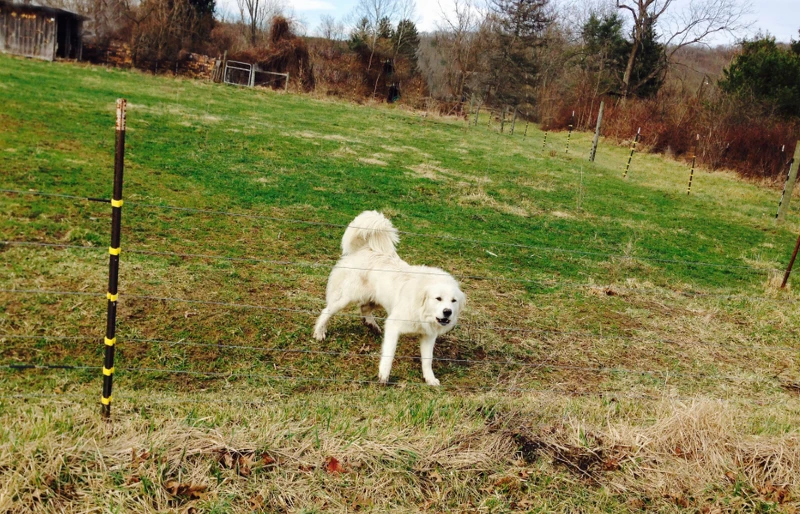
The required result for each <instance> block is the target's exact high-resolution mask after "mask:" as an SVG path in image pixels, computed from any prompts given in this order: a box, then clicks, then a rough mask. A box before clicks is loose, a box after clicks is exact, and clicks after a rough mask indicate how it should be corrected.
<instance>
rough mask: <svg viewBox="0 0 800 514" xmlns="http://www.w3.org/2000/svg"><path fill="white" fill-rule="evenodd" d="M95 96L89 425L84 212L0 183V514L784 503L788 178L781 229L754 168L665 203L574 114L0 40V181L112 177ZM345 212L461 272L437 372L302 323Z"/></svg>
mask: <svg viewBox="0 0 800 514" xmlns="http://www.w3.org/2000/svg"><path fill="white" fill-rule="evenodd" d="M120 97H124V98H127V99H128V102H129V104H128V106H129V107H128V131H127V147H126V170H125V186H124V194H123V196H124V198H125V205H124V207H123V235H122V248H123V251H122V264H121V271H120V284H121V286H120V291H121V294H120V301H119V318H118V339H119V344H118V352H117V361H116V365H115V367H116V373H115V386H114V387H115V388H114V403H113V406H112V409H113V417H112V421H111V422H110V423H105V422H103V421H102V420H101V419H100V417H99V415H98V411H99V409H98V406H99V402H98V400H99V396H100V383H101V378H102V375H101V373H100V370H99V366H101V365H102V352H103V344H102V336H103V333H104V327H105V308H106V302H105V291H106V282H107V259H108V258H107V255H108V253H107V246H108V242H109V230H110V216H109V214H110V213H109V211H110V208H109V207H108V205H107V204H102V203H95V202H89V201H85V200H81V199H79V198H78V199H76V198H69V197H59V196H41V195H35V194H19V193H12V192H3V193H0V240H2V241H6V243H3V244H1V245H0V255H2V259H0V270H1V271H0V313H1V314H2V315H0V334H2V335H0V366H2V367H0V384H1V385H2V396H0V414H1V415H2V417H1V418H0V419H2V426H0V470H2V473H0V474H1V475H2V478H0V511H11V512H28V511H36V512H39V511H41V512H45V511H64V512H78V511H81V512H83V511H86V510H90V509H92V510H93V509H99V510H103V511H115V512H123V511H137V512H150V511H152V512H156V511H163V510H169V509H173V510H175V511H179V512H190V511H193V510H192V509H195V510H194V512H250V511H254V510H255V511H261V510H263V511H268V512H273V511H290V512H323V511H355V510H358V511H365V512H386V511H388V510H392V511H409V512H414V511H421V510H425V511H432V512H445V511H446V512H453V511H463V512H474V511H481V512H509V511H523V512H526V511H533V512H552V511H572V512H592V511H602V512H615V511H625V510H640V509H647V510H654V511H664V512H672V511H686V512H696V511H702V512H722V511H726V512H740V511H743V510H745V511H751V512H773V511H779V512H794V510H793V509H796V508H798V507H800V503H799V502H798V499H797V498H798V495H800V490H798V478H797V477H798V476H800V441H799V440H798V429H797V426H798V421H800V415H799V414H800V401H798V397H797V392H798V390H800V385H798V384H800V372H799V371H798V351H799V350H800V334H799V333H798V328H797V327H798V322H799V321H800V310H798V303H797V301H798V296H797V294H796V293H794V292H792V291H791V290H789V291H780V290H778V289H777V288H776V286H775V282H776V277H780V276H782V270H783V268H785V265H786V262H787V260H788V257H789V255H790V252H791V249H792V247H793V244H794V241H795V237H796V234H797V233H798V231H800V202H799V201H798V199H796V198H795V200H794V202H795V204H794V205H793V207H792V210H791V212H790V213H789V216H788V220H787V223H786V224H784V225H781V226H778V227H776V226H775V224H774V223H773V216H774V212H775V209H776V207H777V199H778V196H779V192H776V191H774V190H768V189H763V188H759V187H757V186H755V185H752V184H746V183H742V182H740V181H738V180H736V179H735V178H734V177H733V176H732V175H728V174H724V173H713V174H712V173H706V172H704V171H702V170H698V171H697V172H696V173H695V177H694V183H693V186H692V194H691V195H687V194H686V182H687V180H688V169H687V168H686V166H684V165H683V164H680V163H676V162H671V161H666V160H663V159H661V158H659V157H657V156H653V155H642V154H637V155H635V156H634V159H633V163H632V166H631V170H630V172H629V174H628V177H627V178H625V179H623V177H622V172H623V169H624V166H625V162H626V160H627V157H628V156H627V153H628V149H627V148H623V147H616V146H613V145H610V144H602V145H601V147H600V150H599V152H598V157H597V160H596V162H595V163H589V162H588V160H587V159H586V156H587V155H588V151H589V145H590V138H591V135H589V134H573V135H572V140H571V143H570V149H569V152H565V143H566V134H565V133H555V134H553V133H551V134H549V135H548V138H547V148H545V149H544V150H543V149H542V141H543V134H542V132H540V131H538V130H537V129H535V128H534V127H530V128H529V129H528V133H527V137H525V138H523V137H522V132H523V128H524V127H523V126H522V125H518V127H517V131H516V134H515V135H513V136H509V135H508V134H507V133H506V134H499V133H498V131H497V127H496V126H492V127H491V128H487V126H486V118H485V117H484V118H482V119H481V120H480V123H479V124H478V126H476V127H471V126H467V125H466V124H465V123H464V121H463V120H461V121H459V120H454V119H436V118H428V117H424V116H422V115H421V114H420V113H411V112H407V111H404V110H402V109H401V108H397V107H389V106H375V107H370V106H356V105H351V104H345V103H339V102H334V101H327V100H321V99H313V98H310V97H307V96H298V95H286V94H281V93H273V92H269V91H254V90H248V89H239V88H234V87H228V86H223V85H217V84H208V83H204V82H197V81H187V80H180V79H171V78H165V77H153V76H149V75H143V74H140V73H137V72H126V71H120V70H109V69H104V68H99V67H84V66H78V65H69V64H52V63H40V62H33V61H28V60H21V59H12V58H8V57H5V56H0V189H4V190H16V191H26V192H29V193H34V192H45V193H58V194H63V195H74V196H77V197H81V198H83V197H101V198H103V197H104V198H108V197H109V196H110V193H111V178H112V169H113V144H114V102H115V100H116V99H117V98H120ZM366 209H378V210H381V211H383V212H384V213H386V214H387V215H389V216H390V217H391V218H392V220H393V222H394V224H395V225H396V226H397V227H398V228H399V229H400V230H401V231H402V234H401V239H402V240H401V244H400V253H401V255H402V256H403V257H404V258H405V259H406V260H408V261H409V262H411V263H415V264H428V265H434V266H439V267H442V268H444V269H446V270H448V271H450V272H452V273H453V274H454V275H456V276H458V277H459V279H460V280H461V283H462V287H463V289H464V291H465V292H466V293H467V296H468V307H467V310H466V313H465V315H464V318H463V322H462V323H461V324H460V326H459V327H457V328H456V329H454V330H453V331H452V332H451V333H450V334H448V335H447V336H445V337H443V338H441V339H440V340H439V342H438V343H437V346H436V350H435V357H436V358H437V361H436V362H435V363H434V370H435V372H436V373H437V376H438V377H439V378H440V380H441V382H442V384H443V386H442V387H441V388H438V389H432V388H429V387H427V386H425V385H424V383H423V381H422V378H421V372H420V369H419V360H418V358H416V355H417V354H418V350H417V348H416V341H414V340H413V339H412V338H405V339H403V340H401V344H400V348H399V349H398V358H396V359H395V365H394V368H393V383H392V385H390V386H388V387H382V386H379V385H377V384H376V383H375V382H374V380H375V376H376V373H377V360H378V356H379V347H380V339H379V337H377V336H375V335H374V334H372V333H370V332H369V331H368V330H367V329H366V328H365V327H363V326H362V325H361V323H360V320H359V319H358V317H357V316H356V313H357V311H356V309H355V308H353V309H352V310H350V311H349V312H348V313H347V314H346V315H340V316H338V317H335V318H334V319H333V321H332V323H331V326H330V330H329V339H328V340H326V341H325V342H324V343H318V342H316V341H314V340H313V339H312V338H311V331H312V326H313V321H314V319H315V317H316V315H317V314H318V312H319V310H320V309H321V308H322V307H323V306H324V292H325V283H326V278H327V274H328V272H329V270H330V267H331V266H332V265H333V263H334V262H335V260H336V258H337V256H338V252H339V241H340V239H341V235H342V232H343V230H344V227H345V226H346V225H347V223H348V222H349V221H350V220H351V219H352V218H353V217H354V216H355V215H356V214H358V213H359V212H361V211H363V210H366ZM9 242H10V243H9ZM21 242H29V243H30V242H34V243H48V244H54V245H62V246H36V245H23V244H20V243H21ZM43 291H49V293H45V292H43ZM56 293H60V294H56ZM64 293H70V294H64ZM20 364H34V365H38V366H41V367H40V368H36V369H18V368H15V367H14V366H15V365H20ZM54 365H63V366H67V368H66V369H53V368H52V366H54Z"/></svg>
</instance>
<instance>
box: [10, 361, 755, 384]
mask: <svg viewBox="0 0 800 514" xmlns="http://www.w3.org/2000/svg"><path fill="white" fill-rule="evenodd" d="M502 364H508V365H511V364H518V365H520V366H522V367H526V368H531V369H533V370H543V371H546V370H560V371H581V372H584V373H596V374H605V373H608V374H612V375H613V374H625V375H636V376H650V377H652V378H655V377H656V376H659V377H663V378H665V379H668V378H670V377H681V378H695V379H708V380H714V381H715V382H721V381H722V380H729V381H735V380H741V379H742V378H744V377H742V376H741V375H732V374H723V373H714V374H711V373H681V372H672V371H665V370H640V369H631V368H616V367H610V366H597V367H592V366H572V365H568V364H553V363H547V362H543V363H540V364H535V365H533V364H530V363H524V362H521V361H516V362H503V363H502ZM28 369H39V370H65V371H70V370H78V371H86V370H98V369H102V366H85V365H80V364H63V363H55V364H50V363H48V364H33V363H11V364H0V370H9V371H21V370H28ZM120 372H122V373H126V372H127V373H141V374H147V373H167V374H176V375H193V376H205V377H211V378H222V377H227V378H264V379H267V380H269V379H271V378H277V379H278V380H298V381H300V380H306V381H311V382H338V381H340V379H336V378H323V377H300V376H291V375H273V374H271V373H264V372H257V371H248V372H242V371H197V370H188V369H170V368H148V367H140V368H136V367H132V368H117V369H116V370H115V373H116V374H119V373H120ZM751 378H752V377H751ZM764 378H766V377H760V376H758V375H756V376H755V380H761V379H764ZM345 382H348V383H360V384H380V382H379V381H377V380H345ZM414 383H415V384H417V383H416V382H414ZM418 385H425V384H422V383H419V384H418Z"/></svg>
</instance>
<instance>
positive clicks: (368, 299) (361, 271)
mask: <svg viewBox="0 0 800 514" xmlns="http://www.w3.org/2000/svg"><path fill="white" fill-rule="evenodd" d="M399 241H400V238H399V237H398V235H397V229H396V228H394V226H392V223H391V222H390V221H389V220H388V219H386V218H385V217H384V216H383V214H381V213H379V212H376V211H365V212H362V213H361V214H359V215H358V216H357V217H356V219H354V220H353V222H352V223H350V225H348V227H347V230H345V231H344V236H343V237H342V258H341V259H339V262H338V263H336V266H335V267H334V268H333V270H332V271H331V275H330V277H329V278H328V290H327V294H326V301H327V305H326V307H325V309H324V310H323V311H322V314H320V316H319V319H317V324H316V326H315V327H314V338H316V339H317V340H319V341H322V340H323V339H325V330H326V328H327V325H328V320H329V319H330V318H331V316H333V315H334V314H336V313H337V312H339V311H340V310H342V309H344V308H345V307H347V306H348V305H350V304H353V303H357V304H359V305H360V306H361V314H362V316H363V321H364V323H365V324H366V325H367V326H369V327H370V328H372V329H374V330H376V331H377V332H378V333H380V328H379V327H378V324H377V323H376V322H375V317H374V316H373V315H372V310H373V309H374V308H375V307H376V306H378V305H379V306H381V307H383V308H384V309H386V312H387V313H388V316H387V318H386V323H385V327H384V329H385V335H384V337H383V346H382V348H381V363H380V366H379V368H378V379H379V380H380V381H381V382H382V383H384V384H385V383H386V382H388V380H389V373H390V372H391V370H392V360H393V359H394V352H395V349H396V348H397V339H398V337H399V336H400V335H401V334H420V335H421V336H422V338H421V340H420V353H421V356H422V375H423V377H424V378H425V382H427V383H428V384H429V385H432V386H438V385H439V380H437V378H436V377H435V376H434V375H433V368H432V367H431V364H432V360H433V345H434V343H435V342H436V337H437V336H440V335H442V334H444V333H445V332H447V331H449V330H450V329H452V328H453V326H455V324H456V322H457V320H458V313H459V311H460V310H461V308H462V307H463V306H464V302H465V301H466V297H465V296H464V293H462V292H461V290H460V289H459V288H458V282H456V280H455V279H454V278H453V277H451V276H450V275H449V274H448V273H446V272H444V271H442V270H440V269H438V268H430V267H428V266H411V265H409V264H408V263H407V262H405V261H404V260H402V259H401V258H400V257H399V256H398V255H397V252H395V244H397V243H398V242H399Z"/></svg>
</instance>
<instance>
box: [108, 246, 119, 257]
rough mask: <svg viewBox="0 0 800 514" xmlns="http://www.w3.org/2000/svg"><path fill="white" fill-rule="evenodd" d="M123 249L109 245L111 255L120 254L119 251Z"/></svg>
mask: <svg viewBox="0 0 800 514" xmlns="http://www.w3.org/2000/svg"><path fill="white" fill-rule="evenodd" d="M121 251H122V248H111V247H110V246H109V247H108V253H110V254H111V255H119V252H121Z"/></svg>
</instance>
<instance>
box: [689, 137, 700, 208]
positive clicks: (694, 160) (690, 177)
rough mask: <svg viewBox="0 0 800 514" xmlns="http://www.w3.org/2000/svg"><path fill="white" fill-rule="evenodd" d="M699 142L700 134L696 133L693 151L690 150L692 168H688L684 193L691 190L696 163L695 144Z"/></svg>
mask: <svg viewBox="0 0 800 514" xmlns="http://www.w3.org/2000/svg"><path fill="white" fill-rule="evenodd" d="M699 144H700V134H697V138H696V139H695V145H694V152H692V168H691V169H690V170H689V187H688V188H686V194H687V195H688V194H689V193H691V192H692V178H694V166H695V164H697V145H699Z"/></svg>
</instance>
